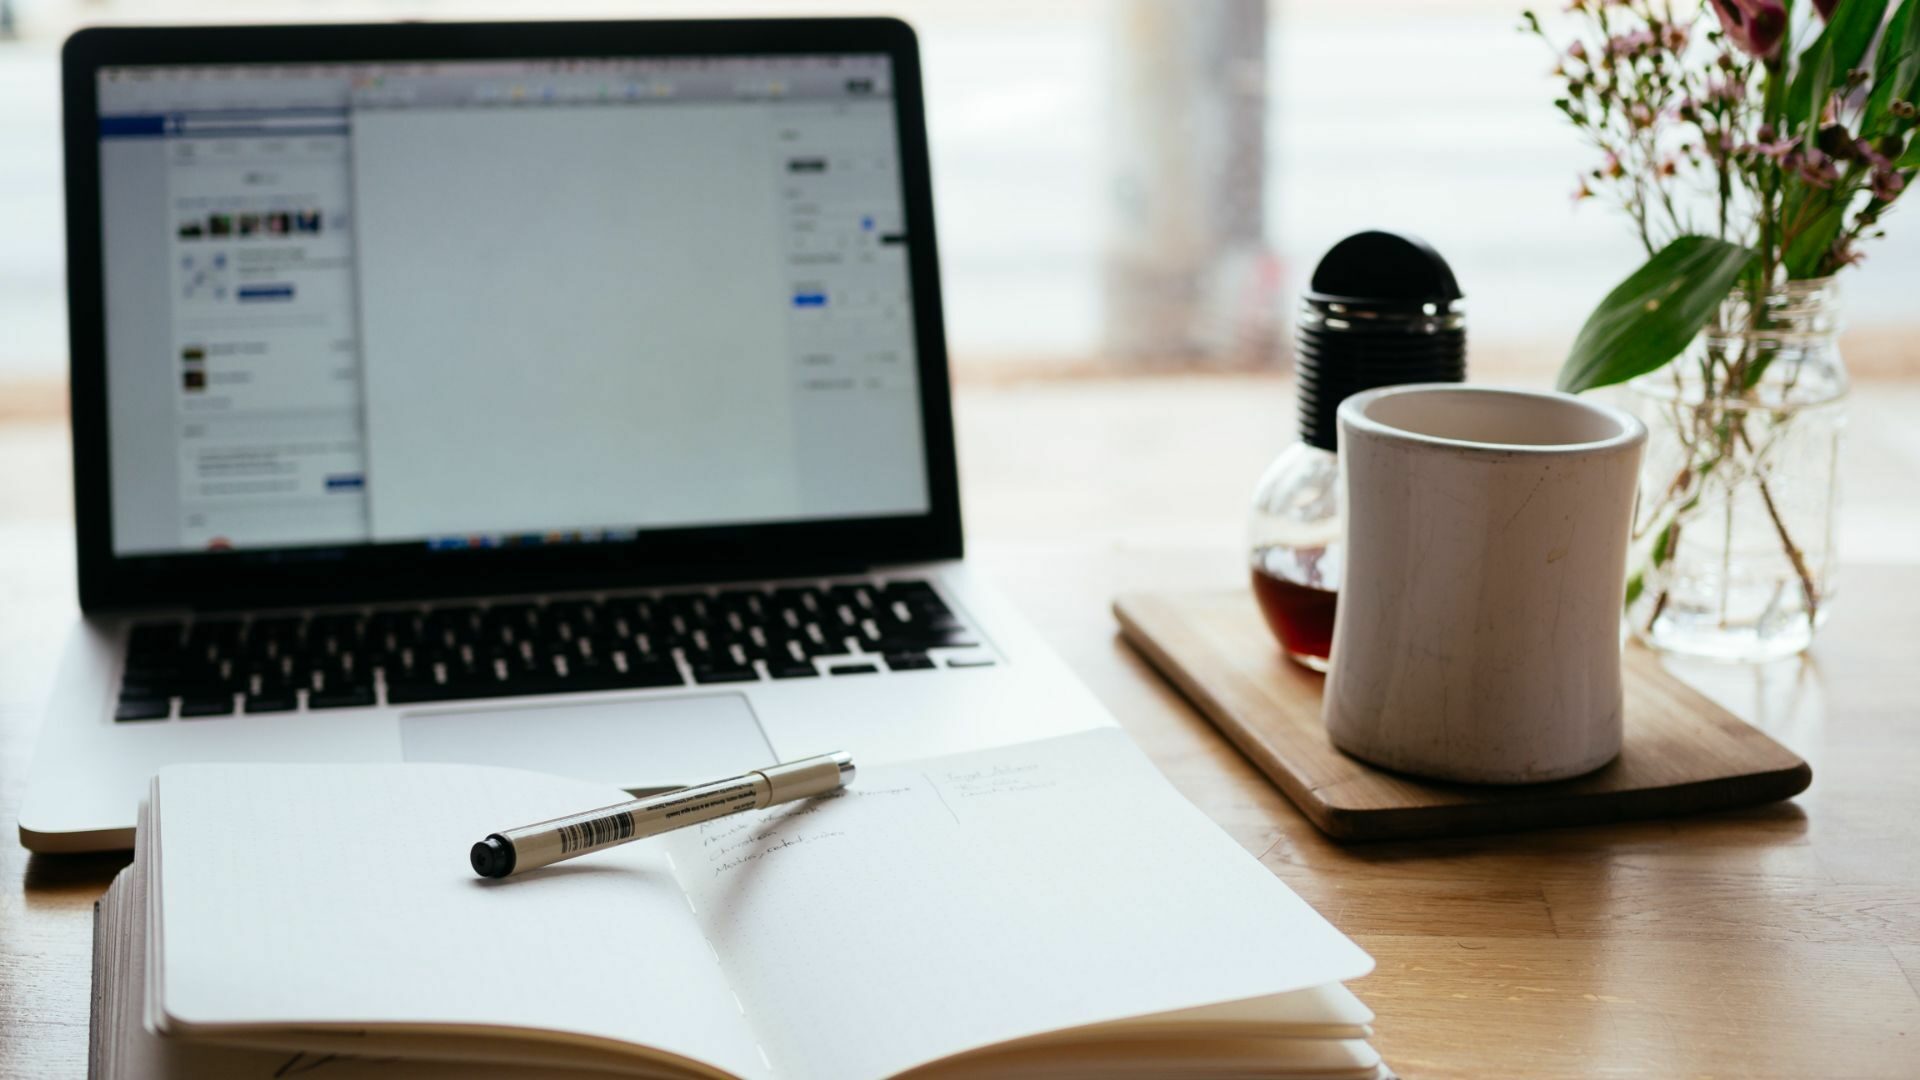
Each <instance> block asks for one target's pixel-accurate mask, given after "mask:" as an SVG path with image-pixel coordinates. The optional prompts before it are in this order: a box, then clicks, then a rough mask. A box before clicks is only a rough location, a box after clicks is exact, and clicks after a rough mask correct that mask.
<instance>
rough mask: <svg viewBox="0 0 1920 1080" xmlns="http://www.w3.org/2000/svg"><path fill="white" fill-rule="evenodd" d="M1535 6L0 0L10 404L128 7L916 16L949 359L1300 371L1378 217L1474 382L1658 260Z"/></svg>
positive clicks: (1864, 339) (50, 285)
mask: <svg viewBox="0 0 1920 1080" xmlns="http://www.w3.org/2000/svg"><path fill="white" fill-rule="evenodd" d="M1524 3H1525V0H1186V2H1176V0H1024V2H1019V0H893V2H890V3H867V2H864V0H840V2H837V3H818V2H804V0H753V2H751V3H737V2H733V0H704V2H691V0H679V2H673V0H626V2H612V0H543V2H542V3H540V4H537V5H536V4H529V3H527V2H526V0H518V2H507V0H385V2H382V0H371V2H370V0H244V2H242V0H0V415H4V414H6V413H8V412H21V411H27V412H34V411H45V410H48V409H58V408H60V407H61V403H62V402H63V401H64V385H63V383H64V376H65V364H66V355H65V348H66V345H65V342H66V328H65V301H64V289H65V287H64V279H63V274H64V266H63V262H64V256H63V241H62V231H63V224H62V216H61V215H62V209H61V198H62V192H61V181H60V174H61V167H60V130H59V111H60V110H59V96H58V84H57V79H58V64H59V48H60V43H61V41H62V39H63V38H64V37H65V36H66V35H67V34H68V33H70V32H71V31H72V30H73V29H75V28H76V27H78V26H82V25H86V24H90V23H113V22H191V21H334V20H349V19H395V18H423V19H441V20H450V19H461V18H479V19H511V18H525V17H540V18H556V17H585V18H591V17H639V16H676V15H677V16H692V15H724V14H781V15H797V14H815V13H833V14H856V13H887V14H896V15H899V16H902V17H904V18H906V19H907V20H909V21H910V22H912V23H913V24H914V25H915V26H916V27H917V28H918V30H919V32H920V37H921V43H922V50H923V54H924V62H925V76H926V96H927V107H928V125H929V129H930V132H931V141H932V151H933V166H934V188H935V200H936V208H937V213H938V218H939V225H940V245H941V257H942V264H943V269H944V277H945V287H946V297H947V315H948V332H949V340H950V343H951V346H952V352H953V357H954V366H955V374H956V377H957V378H958V379H960V380H962V381H967V380H975V379H1003V378H1017V377H1024V376H1030V375H1064V374H1070V373H1072V374H1077V373H1098V372H1124V371H1155V370H1194V369H1214V370H1223V369H1230V370H1264V369H1271V370H1275V371H1284V370H1285V369H1286V368H1287V367H1288V366H1289V364H1290V357H1289V350H1288V347H1287V338H1288V334H1289V332H1290V331H1289V323H1290V317H1291V313H1292V308H1293V306H1294V304H1295V303H1296V302H1297V294H1298V292H1299V290H1300V289H1301V288H1303V287H1304V285H1305V282H1306V279H1307V278H1308V276H1309V275H1310V274H1311V272H1312V268H1313V265H1314V263H1315V261H1316V260H1317V259H1318V257H1319V255H1320V254H1321V253H1322V252H1323V251H1325V250H1326V248H1327V247H1328V246H1329V245H1330V244H1332V243H1333V242H1334V241H1336V240H1338V239H1339V238H1340V237H1342V236H1345V235H1346V234H1348V233H1350V232H1353V231H1356V230H1359V229H1362V228H1369V227H1386V228H1394V229H1401V230H1407V231H1411V232H1414V233H1416V234H1419V235H1422V236H1424V237H1425V238H1427V239H1428V240H1429V241H1431V242H1432V243H1433V244H1434V245H1435V246H1436V247H1438V248H1439V250H1440V251H1441V252H1442V253H1443V254H1444V255H1445V256H1446V257H1447V258H1448V260H1449V261H1450V262H1451V263H1452V264H1453V267H1454V270H1455V272H1456V274H1457V276H1458V277H1459V279H1460V282H1461V284H1462V286H1463V287H1464V289H1465V290H1466V292H1467V295H1468V300H1469V335H1470V341H1471V348H1472V353H1471V360H1470V372H1471V373H1472V374H1473V375H1474V376H1475V377H1478V378H1502V379H1508V380H1516V381H1527V382H1535V381H1541V382H1544V381H1547V380H1549V379H1550V378H1551V376H1552V372H1553V371H1554V369H1555V368H1556V367H1557V365H1558V363H1559V359H1560V357H1561V355H1562V354H1563V352H1564V351H1565V348H1566V345H1567V343H1568V342H1569V341H1571V339H1572V337H1573V334H1574V332H1575V331H1576V330H1577V329H1578V328H1579V325H1580V323H1581V321H1582V320H1583V319H1584V318H1585V315H1586V313H1587V311H1588V310H1589V309H1590V308H1591V307H1592V306H1593V304H1594V303H1595V302H1596V301H1597V300H1598V298H1599V297H1600V296H1601V295H1603V294H1604V293H1605V291H1606V290H1607V289H1608V288H1609V287H1610V286H1611V285H1612V284H1614V283H1615V282H1617V281H1618V280H1619V279H1621V278H1622V277H1624V276H1626V274H1627V273H1629V272H1630V271H1631V270H1632V269H1633V268H1634V267H1635V266H1636V265H1637V264H1638V262H1639V252H1638V249H1637V248H1636V246H1635V244H1634V242H1633V241H1632V240H1631V239H1630V237H1629V235H1628V231H1627V226H1626V224H1625V222H1624V221H1623V220H1622V219H1621V218H1620V217H1619V216H1618V215H1616V214H1614V213H1612V212H1610V211H1609V210H1608V208H1606V207H1605V206H1602V205H1600V204H1598V203H1597V202H1589V203H1585V204H1581V205H1578V206H1576V205H1575V204H1574V202H1573V200H1572V198H1571V194H1572V192H1573V190H1574V187H1575V183H1576V176H1577V174H1578V173H1579V172H1580V171H1582V170H1583V169H1584V168H1590V167H1591V165H1592V163H1591V162H1589V161H1588V160H1587V155H1586V152H1585V151H1583V149H1582V148H1581V146H1580V145H1579V143H1578V141H1577V140H1576V139H1575V137H1574V135H1573V133H1572V132H1571V131H1570V130H1568V129H1566V128H1565V127H1564V125H1563V124H1562V123H1561V122H1560V120H1559V117H1558V114H1556V113H1555V112H1554V111H1553V109H1552V108H1551V107H1550V105H1549V100H1550V98H1551V93H1550V82H1549V80H1548V77H1547V72H1548V69H1549V68H1550V67H1551V66H1552V58H1551V57H1549V56H1548V55H1546V53H1545V52H1544V50H1543V48H1542V46H1541V45H1540V44H1539V42H1537V41H1536V40H1533V39H1531V38H1527V37H1523V36H1522V35H1520V34H1519V33H1518V32H1516V30H1515V26H1516V23H1517V14H1518V10H1519V8H1520V7H1521V6H1523V4H1524ZM1542 6H1543V8H1544V9H1546V10H1557V9H1558V8H1559V7H1560V6H1562V5H1561V4H1560V3H1559V2H1558V0H1549V2H1548V3H1546V4H1544V5H1542ZM1909 213H1911V212H1909ZM1907 216H1908V215H1907V214H1901V213H1895V214H1893V215H1891V216H1890V219H1889V223H1888V224H1889V232H1890V233H1891V234H1892V235H1891V237H1890V238H1889V239H1887V240H1884V241H1880V242H1879V243H1878V244H1876V245H1875V246H1874V247H1873V248H1872V249H1871V251H1870V257H1869V261H1868V263H1867V265H1866V266H1865V267H1864V269H1863V270H1859V271H1855V272H1852V273H1851V274H1849V278H1848V281H1847V286H1846V298H1847V310H1848V314H1849V323H1850V325H1851V327H1852V330H1851V332H1850V334H1849V337H1848V339H1847V342H1846V350H1847V358H1848V362H1849V364H1850V365H1851V366H1852V367H1853V368H1854V369H1855V371H1856V372H1857V373H1860V374H1874V375H1879V374H1887V375H1892V374H1916V373H1920V348H1915V347H1913V346H1911V345H1909V344H1908V343H1909V342H1911V341H1915V340H1920V309H1917V308H1916V305H1915V304H1914V303H1913V300H1912V297H1913V295H1914V292H1915V289H1914V286H1915V284H1916V283H1920V224H1909V222H1907V221H1906V220H1905V218H1906V217H1907Z"/></svg>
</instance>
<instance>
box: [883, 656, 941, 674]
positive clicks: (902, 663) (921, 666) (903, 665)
mask: <svg viewBox="0 0 1920 1080" xmlns="http://www.w3.org/2000/svg"><path fill="white" fill-rule="evenodd" d="M931 667H933V661H932V660H931V659H928V657H927V654H926V653H923V652H897V653H888V654H887V669H888V670H889V671H925V670H927V669H928V668H931Z"/></svg>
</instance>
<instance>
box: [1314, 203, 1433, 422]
mask: <svg viewBox="0 0 1920 1080" xmlns="http://www.w3.org/2000/svg"><path fill="white" fill-rule="evenodd" d="M1461 301H1462V296H1461V293H1460V285H1459V283H1458V282H1456V281H1455V280H1454V277H1453V270H1452V268H1450V267H1449V266H1447V261H1446V260H1445V259H1443V258H1441V257H1440V253H1439V252H1437V251H1435V250H1433V248H1432V247H1431V246H1429V245H1428V244H1427V243H1426V242H1425V241H1422V240H1419V239H1417V238H1415V237H1411V236H1402V235H1399V234H1396V233H1389V232H1378V231H1370V232H1363V233H1355V234H1354V235H1352V236H1349V237H1347V238H1346V239H1345V240H1342V241H1340V242H1339V243H1338V244H1335V245H1334V246H1333V248H1332V249H1331V250H1329V251H1328V252H1327V254H1326V255H1325V256H1324V257H1323V258H1321V260H1320V265H1319V266H1318V267H1316V268H1315V269H1314V272H1313V283H1312V288H1311V289H1310V290H1309V291H1308V292H1307V293H1306V294H1305V296H1303V297H1302V303H1301V310H1300V318H1299V321H1298V323H1297V325H1296V328H1295V337H1294V353H1295V356H1296V358H1297V368H1298V379H1299V388H1300V438H1301V439H1302V440H1304V441H1306V442H1307V443H1310V444H1312V445H1314V446H1317V447H1319V448H1321V449H1322V450H1333V449H1335V447H1336V445H1337V437H1338V434H1339V426H1338V424H1337V423H1336V422H1335V416H1336V414H1337V412H1338V410H1339V408H1340V403H1341V402H1342V401H1345V400H1346V399H1347V398H1349V397H1352V396H1353V395H1354V394H1358V393H1360V392H1361V391H1363V390H1371V389H1373V388H1374V387H1377V386H1397V385H1399V384H1402V383H1418V382H1460V381H1462V380H1464V379H1465V378H1466V326H1465V319H1464V310H1463V309H1464V305H1463V304H1462V303H1461Z"/></svg>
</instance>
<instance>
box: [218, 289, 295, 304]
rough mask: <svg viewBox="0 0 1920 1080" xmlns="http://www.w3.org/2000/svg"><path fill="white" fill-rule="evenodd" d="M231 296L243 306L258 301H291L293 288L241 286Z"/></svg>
mask: <svg viewBox="0 0 1920 1080" xmlns="http://www.w3.org/2000/svg"><path fill="white" fill-rule="evenodd" d="M233 295H234V299H236V300H239V301H240V302H241V303H243V304H246V303H251V302H254V301H259V300H291V299H293V286H291V285H242V286H240V288H238V289H236V290H235V291H234V294H233Z"/></svg>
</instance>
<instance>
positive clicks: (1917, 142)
mask: <svg viewBox="0 0 1920 1080" xmlns="http://www.w3.org/2000/svg"><path fill="white" fill-rule="evenodd" d="M1893 167H1894V168H1896V169H1920V136H1915V138H1914V140H1913V145H1911V146H1909V147H1907V152H1906V153H1904V154H1901V155H1900V160H1899V161H1896V162H1894V163H1893Z"/></svg>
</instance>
